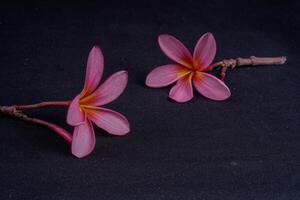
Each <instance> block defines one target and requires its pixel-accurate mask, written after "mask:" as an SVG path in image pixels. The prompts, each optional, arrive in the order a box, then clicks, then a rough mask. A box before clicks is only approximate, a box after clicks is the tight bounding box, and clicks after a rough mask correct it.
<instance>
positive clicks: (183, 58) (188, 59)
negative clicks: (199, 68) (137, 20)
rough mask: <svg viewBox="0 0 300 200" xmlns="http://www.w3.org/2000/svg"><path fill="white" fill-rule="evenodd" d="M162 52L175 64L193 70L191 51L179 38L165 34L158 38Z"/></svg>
mask: <svg viewBox="0 0 300 200" xmlns="http://www.w3.org/2000/svg"><path fill="white" fill-rule="evenodd" d="M158 43H159V46H160V48H161V50H162V51H163V52H164V53H165V54H166V55H167V56H168V57H169V58H170V59H172V60H174V61H175V62H177V63H179V64H181V65H184V66H186V67H188V68H192V65H193V59H192V55H191V53H190V52H189V50H188V49H187V48H186V47H185V46H184V44H182V43H181V42H180V41H179V40H178V39H177V38H175V37H173V36H172V35H167V34H163V35H160V36H159V37H158Z"/></svg>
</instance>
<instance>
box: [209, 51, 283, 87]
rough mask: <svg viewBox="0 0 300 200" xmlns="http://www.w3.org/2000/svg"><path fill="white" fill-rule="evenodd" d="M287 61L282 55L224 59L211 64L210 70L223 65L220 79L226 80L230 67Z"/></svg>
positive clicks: (277, 63)
mask: <svg viewBox="0 0 300 200" xmlns="http://www.w3.org/2000/svg"><path fill="white" fill-rule="evenodd" d="M285 62H286V57H285V56H280V57H264V58H263V57H255V56H251V57H250V58H236V59H224V60H222V61H219V62H216V63H214V64H212V65H211V66H210V69H209V71H210V70H213V69H214V68H216V67H221V74H220V79H221V80H222V81H224V79H225V76H226V71H227V69H228V68H231V69H233V68H235V67H239V66H245V65H252V66H255V65H282V64H284V63H285Z"/></svg>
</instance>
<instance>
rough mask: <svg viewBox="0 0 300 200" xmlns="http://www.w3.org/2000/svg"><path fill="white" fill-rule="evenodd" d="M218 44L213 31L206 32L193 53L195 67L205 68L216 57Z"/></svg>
mask: <svg viewBox="0 0 300 200" xmlns="http://www.w3.org/2000/svg"><path fill="white" fill-rule="evenodd" d="M216 51H217V45H216V41H215V38H214V36H213V34H212V33H205V34H204V35H202V37H201V38H200V39H199V40H198V42H197V44H196V46H195V49H194V55H193V62H194V67H195V68H197V69H200V70H201V71H202V70H205V69H206V68H207V67H209V65H210V64H211V63H212V61H213V60H214V58H215V55H216Z"/></svg>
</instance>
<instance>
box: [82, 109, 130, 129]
mask: <svg viewBox="0 0 300 200" xmlns="http://www.w3.org/2000/svg"><path fill="white" fill-rule="evenodd" d="M87 113H88V118H89V119H90V120H92V121H93V122H94V123H95V124H96V125H97V126H98V127H100V128H102V129H104V130H105V131H107V132H108V133H110V134H113V135H125V134H127V133H128V132H129V131H130V128H129V122H128V120H127V119H126V117H125V116H123V115H122V114H120V113H118V112H115V111H113V110H109V109H106V108H99V107H93V108H91V107H90V108H89V109H88V111H87Z"/></svg>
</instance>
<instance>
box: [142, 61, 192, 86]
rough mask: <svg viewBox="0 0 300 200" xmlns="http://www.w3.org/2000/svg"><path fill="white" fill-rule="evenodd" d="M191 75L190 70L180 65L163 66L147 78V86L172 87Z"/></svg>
mask: <svg viewBox="0 0 300 200" xmlns="http://www.w3.org/2000/svg"><path fill="white" fill-rule="evenodd" d="M188 73H189V70H188V69H187V68H185V67H182V66H180V65H173V64H170V65H163V66H160V67H157V68H155V69H153V70H152V71H151V72H150V73H149V74H148V76H147V78H146V85H147V86H149V87H154V88H159V87H164V86H167V85H170V84H171V83H173V82H175V81H177V80H178V79H180V78H181V77H182V76H184V75H186V74H188Z"/></svg>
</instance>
